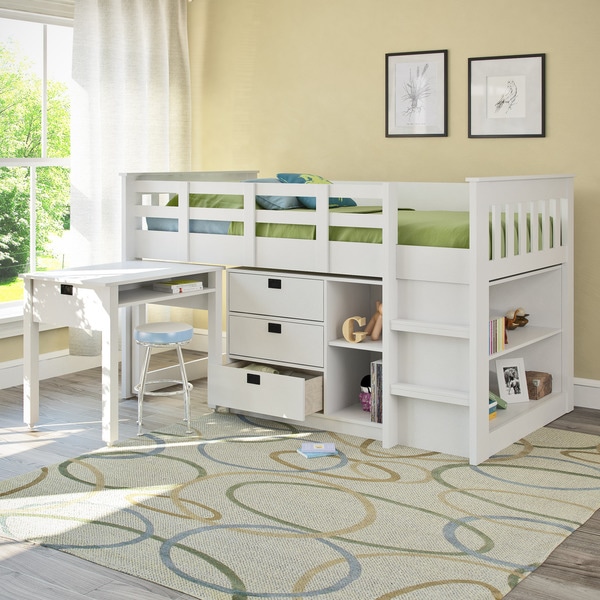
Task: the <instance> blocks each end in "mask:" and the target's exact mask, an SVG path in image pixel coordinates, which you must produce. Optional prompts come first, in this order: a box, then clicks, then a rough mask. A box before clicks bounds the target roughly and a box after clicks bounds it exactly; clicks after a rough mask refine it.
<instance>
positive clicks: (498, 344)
mask: <svg viewBox="0 0 600 600" xmlns="http://www.w3.org/2000/svg"><path fill="white" fill-rule="evenodd" d="M488 340H489V353H490V354H496V353H497V352H502V350H504V349H505V347H506V343H507V341H508V340H507V339H506V321H505V320H504V317H493V318H492V319H490V323H489V332H488Z"/></svg>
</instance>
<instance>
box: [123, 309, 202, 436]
mask: <svg viewBox="0 0 600 600" xmlns="http://www.w3.org/2000/svg"><path fill="white" fill-rule="evenodd" d="M193 334H194V329H193V327H192V326H191V325H188V324H186V323H176V322H172V321H167V322H159V323H145V324H144V325H139V326H138V327H136V328H135V331H134V339H135V341H136V343H138V344H139V345H140V346H145V347H146V358H145V360H144V366H143V368H142V373H141V375H140V383H139V384H138V385H136V386H135V387H134V388H133V389H134V390H135V391H136V393H137V395H138V421H137V423H138V435H142V406H143V403H144V395H146V396H173V395H174V394H183V410H184V419H183V420H184V422H185V424H186V426H187V429H186V433H191V432H192V431H191V429H190V391H191V390H192V389H193V387H194V386H193V385H192V384H191V383H189V381H188V380H187V375H186V373H185V365H184V362H183V353H182V351H181V347H182V346H183V345H184V344H187V343H188V342H189V341H190V340H191V339H192V335H193ZM168 347H173V348H175V349H176V350H177V357H178V358H179V370H180V372H181V379H155V380H153V381H148V382H147V381H146V377H147V376H148V365H149V364H150V355H151V354H152V348H163V349H164V348H168ZM147 383H163V384H164V383H170V384H173V385H181V389H180V390H175V391H172V392H163V391H159V392H147V391H146V385H147Z"/></svg>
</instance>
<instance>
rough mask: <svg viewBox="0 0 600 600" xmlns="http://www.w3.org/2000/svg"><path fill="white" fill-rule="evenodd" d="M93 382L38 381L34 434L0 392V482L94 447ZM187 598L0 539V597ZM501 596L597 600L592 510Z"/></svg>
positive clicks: (149, 409) (131, 411) (587, 425)
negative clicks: (38, 414)
mask: <svg viewBox="0 0 600 600" xmlns="http://www.w3.org/2000/svg"><path fill="white" fill-rule="evenodd" d="M153 360H154V358H153ZM157 360H161V359H160V358H157ZM99 381H100V371H99V369H91V370H89V371H84V372H81V373H76V374H73V375H69V376H67V377H60V378H56V379H50V380H47V381H43V382H42V383H41V385H40V392H41V397H42V402H41V419H40V426H39V427H38V428H37V430H36V431H35V432H31V431H29V430H28V429H27V428H26V427H25V426H24V425H23V417H22V394H23V389H22V387H21V386H18V387H14V388H9V389H6V390H0V479H8V478H10V477H14V476H15V475H19V474H21V473H27V472H29V471H32V470H34V469H37V468H39V467H43V466H47V465H51V464H54V463H57V462H59V461H61V460H64V459H67V458H73V457H75V456H77V455H79V454H82V453H84V452H89V451H92V450H95V449H97V448H100V447H102V446H103V443H102V441H101V436H100V392H99ZM194 385H195V387H194V390H193V392H192V417H194V416H196V417H197V416H199V415H200V414H202V413H205V412H209V411H210V409H209V408H208V407H207V405H206V386H205V381H195V382H194ZM136 411H137V407H136V401H135V400H134V399H132V400H123V401H122V402H121V404H120V437H121V438H122V439H124V438H126V437H133V436H134V435H135V434H136V432H137V425H136V423H135V420H136ZM182 414H183V411H182V406H181V397H180V396H174V397H173V396H172V397H164V398H152V399H149V401H148V402H147V403H146V404H145V414H144V419H145V426H146V427H147V428H148V429H155V428H157V427H160V426H163V425H166V424H169V423H173V422H174V421H177V420H178V419H179V418H180V417H181V416H182ZM553 426H555V427H559V428H562V429H571V430H576V431H582V432H585V433H592V434H596V435H600V411H595V410H590V409H583V408H580V409H575V411H573V412H572V413H570V414H569V415H565V416H564V417H562V418H561V419H559V420H558V421H555V423H553ZM189 598H190V597H189V596H187V595H185V594H181V593H179V592H176V591H173V590H170V589H167V588H163V587H161V586H158V585H155V584H153V583H150V582H147V581H144V580H142V579H136V578H135V577H130V576H128V575H123V574H121V573H118V572H116V571H112V570H110V569H106V568H104V567H100V566H98V565H94V564H92V563H88V562H87V561H84V560H81V559H78V558H76V557H73V556H70V555H68V554H65V553H62V552H58V551H54V550H50V549H48V548H42V547H40V546H35V545H33V544H27V543H21V542H15V541H13V540H9V539H5V538H2V537H0V599H1V600H4V599H6V600H8V599H10V600H84V599H87V600H92V599H93V600H109V599H110V600H121V599H123V600H125V599H127V600H159V599H162V600H164V599H170V600H188V599H189ZM505 598H507V599H508V600H563V599H567V598H568V599H569V600H598V599H599V598H600V511H599V512H598V513H596V514H595V515H593V516H592V517H591V519H590V520H589V521H588V522H587V523H586V524H585V525H584V526H582V527H581V528H580V529H578V530H577V531H576V532H575V533H573V534H572V535H571V536H569V537H568V538H567V539H566V540H565V541H564V542H563V544H561V545H560V546H559V547H558V548H557V549H556V550H555V551H554V552H553V553H552V554H551V555H550V556H549V557H548V560H547V561H546V562H545V563H544V564H543V565H542V566H541V567H539V568H538V569H537V570H536V571H535V572H534V573H533V574H531V575H529V576H528V577H527V578H526V579H525V580H524V581H523V582H522V583H520V584H519V585H518V586H517V587H516V588H515V589H514V590H513V591H512V592H510V593H509V594H508V595H507V596H505ZM364 600H372V599H369V598H365V599H364ZM465 600H469V599H468V598H465Z"/></svg>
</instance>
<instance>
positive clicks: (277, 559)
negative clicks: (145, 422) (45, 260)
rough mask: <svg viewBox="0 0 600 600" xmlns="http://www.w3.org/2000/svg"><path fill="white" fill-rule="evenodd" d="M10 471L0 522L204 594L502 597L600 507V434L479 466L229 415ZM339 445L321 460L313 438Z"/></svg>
mask: <svg viewBox="0 0 600 600" xmlns="http://www.w3.org/2000/svg"><path fill="white" fill-rule="evenodd" d="M194 425H195V433H194V434H192V435H189V436H186V435H185V434H184V429H183V426H181V427H180V426H174V427H173V428H172V429H170V430H169V431H163V432H154V433H152V434H150V435H147V436H145V437H143V438H136V439H132V440H128V441H126V442H124V443H122V444H119V445H118V446H113V447H112V448H109V449H103V450H102V451H98V452H96V453H93V454H88V455H85V456H81V457H79V458H76V459H73V460H68V461H65V462H63V463H62V464H59V465H55V466H52V467H49V468H45V469H42V470H40V471H38V472H34V473H30V474H28V475H25V476H20V477H17V478H14V479H10V480H7V481H3V482H0V531H1V532H2V533H3V534H4V535H5V536H7V537H12V538H13V539H19V540H30V541H35V542H38V543H41V544H43V545H45V546H50V547H52V548H57V549H59V550H62V551H64V552H69V553H72V554H75V555H77V556H80V557H83V558H85V559H87V560H89V561H92V562H95V563H98V564H101V565H105V566H107V567H111V568H113V569H116V570H118V571H124V572H126V573H130V574H133V575H136V576H138V577H141V578H144V579H148V580H151V581H154V582H157V583H160V584H162V585H165V586H167V587H170V588H172V589H175V590H179V591H181V592H185V593H187V594H189V595H191V596H194V597H197V598H201V599H203V600H225V599H228V600H230V599H234V600H241V599H245V598H302V599H305V598H320V597H326V598H327V600H375V599H378V600H384V599H392V598H403V599H407V600H417V599H430V598H436V599H444V600H448V599H454V598H455V599H457V600H464V599H465V598H469V599H470V600H474V599H478V598H482V599H484V598H485V599H489V598H502V596H504V595H505V594H506V593H508V592H509V591H510V589H511V588H512V587H513V586H515V585H516V584H517V583H518V582H519V581H520V580H521V579H522V578H523V577H525V576H526V575H527V574H528V573H530V572H531V571H533V570H534V569H535V568H536V567H537V566H538V565H539V564H540V563H541V562H543V561H544V560H545V558H546V557H547V556H548V554H550V552H551V551H552V550H553V549H554V548H555V547H556V546H557V545H558V544H559V543H560V542H561V541H563V539H564V538H566V537H567V536H568V535H569V534H570V533H571V532H572V531H573V530H574V529H576V528H577V527H578V526H579V525H580V524H582V523H583V522H584V521H586V520H587V519H588V518H589V517H590V515H591V514H592V513H593V512H594V511H595V510H596V509H598V508H600V494H599V493H598V492H599V490H600V438H599V437H597V436H591V435H585V434H579V433H572V432H566V431H560V430H556V429H550V428H543V429H541V430H539V431H537V432H535V433H534V434H532V435H531V436H529V437H527V438H526V439H524V440H522V441H521V442H520V443H518V444H515V445H513V446H511V447H510V448H507V449H506V450H505V451H504V452H503V453H501V454H500V455H498V456H496V457H494V458H493V459H491V460H489V461H487V462H485V463H484V464H482V465H479V466H478V467H473V466H470V465H469V464H468V463H467V462H466V461H465V460H463V459H458V458H456V457H452V456H448V455H442V454H436V453H423V452H419V451H418V450H415V449H411V448H403V447H396V448H393V449H389V450H386V449H382V447H381V444H380V443H378V442H374V441H372V440H364V439H361V438H355V437H351V436H340V435H335V434H331V433H325V432H320V431H319V432H317V431H313V430H305V429H299V428H296V427H292V426H289V425H286V424H281V423H273V422H269V421H259V420H253V419H249V418H246V417H241V416H236V415H229V414H221V413H215V414H212V415H206V416H205V417H203V418H202V419H200V420H198V421H196V422H195V423H194ZM307 440H312V441H319V442H334V443H335V444H336V447H337V449H338V450H339V452H340V454H339V455H338V456H333V457H321V458H312V459H307V458H305V457H303V456H301V455H300V454H299V453H297V452H296V450H297V449H298V448H299V447H300V445H301V442H302V441H307Z"/></svg>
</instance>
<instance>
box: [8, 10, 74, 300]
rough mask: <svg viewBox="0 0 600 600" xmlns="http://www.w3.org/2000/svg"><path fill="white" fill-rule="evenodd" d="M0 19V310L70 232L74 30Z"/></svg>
mask: <svg viewBox="0 0 600 600" xmlns="http://www.w3.org/2000/svg"><path fill="white" fill-rule="evenodd" d="M43 20H44V19H43V17H39V18H38V17H36V21H24V20H23V21H22V20H16V19H12V18H10V19H9V18H2V17H1V13H0V131H2V135H1V136H0V310H1V309H2V308H3V307H7V306H8V303H11V302H14V301H19V302H20V300H21V299H22V296H23V284H22V281H21V279H19V277H18V274H19V273H23V272H25V271H31V270H40V269H45V268H60V267H61V266H62V259H63V255H64V252H65V247H66V242H67V239H68V233H69V198H70V168H69V167H70V86H71V45H72V27H70V26H66V25H57V24H54V23H50V22H40V21H43Z"/></svg>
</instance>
